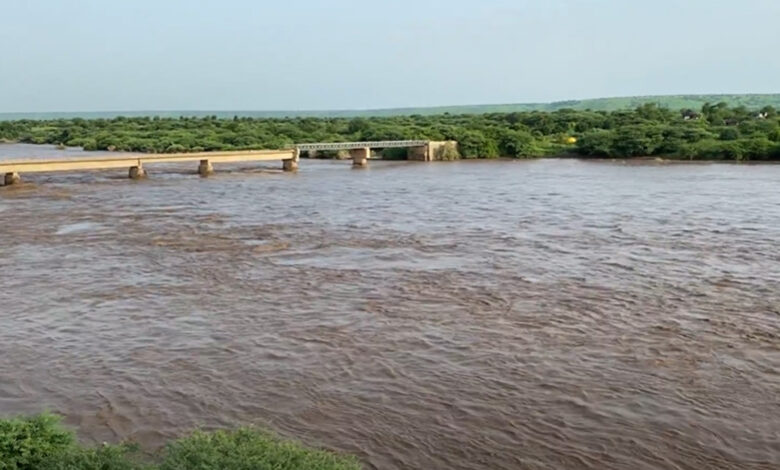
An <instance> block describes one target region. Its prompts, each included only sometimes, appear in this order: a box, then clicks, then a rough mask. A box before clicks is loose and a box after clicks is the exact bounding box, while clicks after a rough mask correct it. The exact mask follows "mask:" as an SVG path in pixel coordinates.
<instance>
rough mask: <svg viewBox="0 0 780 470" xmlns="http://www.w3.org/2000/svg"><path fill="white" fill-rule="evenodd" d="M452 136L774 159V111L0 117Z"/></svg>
mask: <svg viewBox="0 0 780 470" xmlns="http://www.w3.org/2000/svg"><path fill="white" fill-rule="evenodd" d="M407 139H409V140H416V139H426V140H456V141H458V143H459V147H460V153H461V156H462V157H463V158H496V157H513V158H536V157H551V156H579V157H606V158H628V157H645V156H662V157H667V158H679V159H710V160H711V159H718V160H737V161H740V160H771V159H780V116H778V113H777V111H776V110H775V108H773V107H771V106H766V107H764V108H762V109H760V110H751V109H748V108H746V107H744V106H738V107H729V106H728V105H727V104H725V103H717V104H710V103H707V104H705V105H704V106H702V108H701V109H699V110H691V109H685V110H682V111H675V110H671V109H667V108H664V107H659V106H658V105H656V104H644V105H641V106H639V107H637V108H635V109H632V110H623V111H611V112H610V111H590V110H585V111H581V110H574V109H561V110H558V111H552V112H545V111H532V112H513V113H487V114H480V115H473V114H461V115H453V114H440V115H429V116H423V115H410V116H391V117H365V118H363V117H358V118H315V117H298V118H249V117H234V118H232V119H219V118H217V117H216V116H206V117H179V118H159V117H133V118H127V117H117V118H112V119H81V118H73V119H52V120H16V121H0V140H6V141H13V142H25V143H34V144H55V145H66V146H77V147H83V148H84V149H85V150H118V151H132V152H156V153H172V152H196V151H213V150H244V149H275V148H289V147H292V146H293V145H294V144H296V143H305V142H343V141H363V140H407Z"/></svg>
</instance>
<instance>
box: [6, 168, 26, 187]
mask: <svg viewBox="0 0 780 470" xmlns="http://www.w3.org/2000/svg"><path fill="white" fill-rule="evenodd" d="M21 182H22V177H21V176H19V173H17V172H15V171H14V172H13V173H6V174H5V177H4V178H3V184H4V185H5V186H12V185H14V184H19V183H21Z"/></svg>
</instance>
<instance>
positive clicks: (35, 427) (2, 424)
mask: <svg viewBox="0 0 780 470" xmlns="http://www.w3.org/2000/svg"><path fill="white" fill-rule="evenodd" d="M59 421H60V419H59V418H58V417H57V416H53V415H50V414H41V415H38V416H33V417H29V418H14V419H4V420H0V470H38V469H40V468H41V467H42V466H43V465H44V463H45V462H46V461H48V460H49V459H50V458H51V457H53V456H58V455H62V454H63V453H65V452H68V451H70V450H71V449H73V447H74V445H75V444H74V442H75V440H74V438H73V434H72V433H70V432H68V431H66V430H64V429H62V428H61V427H60V425H59Z"/></svg>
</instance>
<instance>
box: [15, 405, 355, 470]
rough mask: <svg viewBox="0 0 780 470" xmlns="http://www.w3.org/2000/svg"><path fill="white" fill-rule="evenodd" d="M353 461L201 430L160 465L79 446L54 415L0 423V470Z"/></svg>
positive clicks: (330, 469)
mask: <svg viewBox="0 0 780 470" xmlns="http://www.w3.org/2000/svg"><path fill="white" fill-rule="evenodd" d="M359 468H360V464H359V463H358V462H357V460H355V459H353V458H351V457H342V456H337V455H335V454H332V453H329V452H325V451H320V450H310V449H306V448H304V447H302V446H301V445H299V444H297V443H294V442H287V441H283V440H281V439H279V438H278V437H276V436H274V435H271V434H269V433H266V432H262V431H258V430H255V429H251V428H242V429H239V430H236V431H217V432H214V433H205V432H196V433H194V434H192V435H191V436H189V437H185V438H183V439H180V440H177V441H174V442H173V443H171V444H169V445H168V446H167V447H166V448H165V450H164V451H163V452H162V454H161V456H160V457H159V458H158V459H157V461H156V462H152V461H150V459H149V458H148V457H146V458H144V456H141V455H140V454H139V453H138V451H137V449H136V448H134V447H132V446H128V445H116V446H112V445H103V446H101V447H97V448H87V447H83V446H80V445H79V444H77V443H76V440H75V438H74V436H73V433H71V432H70V431H68V430H65V429H64V428H63V427H61V426H60V424H59V418H58V417H56V416H53V415H47V414H44V415H39V416H34V417H29V418H16V419H6V420H0V470H192V469H198V470H358V469H359Z"/></svg>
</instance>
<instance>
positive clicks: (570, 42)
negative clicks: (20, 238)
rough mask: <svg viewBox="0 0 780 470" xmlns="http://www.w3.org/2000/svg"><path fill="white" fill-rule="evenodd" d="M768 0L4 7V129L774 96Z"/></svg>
mask: <svg viewBox="0 0 780 470" xmlns="http://www.w3.org/2000/svg"><path fill="white" fill-rule="evenodd" d="M779 20H780V0H393V1H383V2H377V1H368V0H331V1H314V0H275V1H263V0H3V1H2V6H0V44H1V45H2V48H0V50H1V51H2V52H1V53H0V112H38V111H106V110H171V109H176V110H196V109H200V110H279V109H282V110H302V109H355V108H379V107H404V106H430V105H453V104H483V103H518V102H536V101H555V100H565V99H574V98H595V97H603V96H624V95H649V94H678V93H743V92H752V93H769V92H779V91H780V27H778V21H779Z"/></svg>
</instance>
